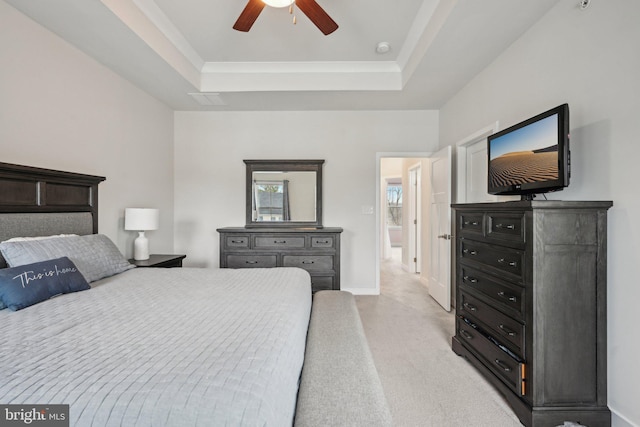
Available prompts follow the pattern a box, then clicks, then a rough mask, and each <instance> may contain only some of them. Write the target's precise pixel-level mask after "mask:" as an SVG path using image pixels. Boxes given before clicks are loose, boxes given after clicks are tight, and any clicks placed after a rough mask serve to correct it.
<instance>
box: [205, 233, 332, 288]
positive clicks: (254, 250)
mask: <svg viewBox="0 0 640 427" xmlns="http://www.w3.org/2000/svg"><path fill="white" fill-rule="evenodd" d="M218 233H220V267H221V268H272V267H300V268H303V269H305V270H307V271H308V272H309V274H310V275H311V286H312V290H313V292H316V291H320V290H330V289H340V234H341V233H342V228H338V227H325V228H284V227H283V228H262V227H261V228H245V227H225V228H219V229H218Z"/></svg>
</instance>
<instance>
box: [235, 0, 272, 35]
mask: <svg viewBox="0 0 640 427" xmlns="http://www.w3.org/2000/svg"><path fill="white" fill-rule="evenodd" d="M264 6H265V4H264V2H263V1H262V0H249V2H248V3H247V5H246V6H245V7H244V10H243V11H242V13H241V14H240V16H239V17H238V20H237V21H236V23H235V24H233V29H234V30H238V31H244V32H247V31H249V30H250V29H251V26H252V25H253V23H254V22H256V19H258V16H260V12H262V9H264Z"/></svg>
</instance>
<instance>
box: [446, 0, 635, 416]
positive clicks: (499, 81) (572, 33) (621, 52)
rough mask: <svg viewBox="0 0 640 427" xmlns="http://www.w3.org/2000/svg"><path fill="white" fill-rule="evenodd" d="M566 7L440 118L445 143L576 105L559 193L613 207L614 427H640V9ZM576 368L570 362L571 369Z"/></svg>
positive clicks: (618, 0) (605, 4)
mask: <svg viewBox="0 0 640 427" xmlns="http://www.w3.org/2000/svg"><path fill="white" fill-rule="evenodd" d="M591 3H592V4H591V6H590V7H589V9H587V10H586V11H580V10H579V9H578V8H577V4H578V2H577V1H574V0H563V1H560V2H559V3H558V5H557V6H556V7H554V8H553V9H552V10H551V11H550V12H549V13H548V14H547V15H546V16H545V17H543V19H542V20H541V21H540V22H538V23H537V24H536V25H534V26H533V27H532V28H531V29H530V30H529V31H528V32H527V33H526V34H525V35H523V36H522V37H521V38H520V39H519V40H518V41H517V42H516V43H514V44H513V45H512V46H511V47H510V48H509V49H508V50H507V51H506V52H504V54H503V55H501V56H500V57H499V58H498V59H497V60H496V61H494V62H493V63H492V64H491V65H490V66H489V67H488V68H487V69H485V70H484V71H483V72H482V73H480V74H479V75H478V76H477V77H476V78H475V79H474V80H473V81H472V82H471V83H470V84H468V85H467V87H465V88H464V89H463V90H462V91H461V92H460V93H458V94H457V95H456V96H455V97H453V98H452V99H451V100H450V101H449V102H448V103H447V104H446V105H445V106H444V108H443V109H442V110H441V116H440V132H441V133H440V134H441V143H442V145H447V144H454V143H456V142H457V141H459V140H461V139H463V138H464V137H465V136H466V135H471V134H473V133H474V132H476V131H477V130H479V129H482V128H483V127H485V126H486V125H487V124H490V123H493V122H495V121H496V120H499V121H500V125H501V128H504V127H507V126H509V125H511V124H514V123H516V122H518V121H520V120H523V119H525V118H527V117H529V116H532V115H534V114H536V113H539V112H542V111H544V110H546V109H548V108H551V107H554V106H556V105H558V104H561V103H563V102H568V103H569V106H570V109H571V148H572V161H573V165H572V170H573V175H572V181H571V185H570V187H569V188H568V189H566V190H564V191H562V192H560V193H556V194H553V195H550V196H549V197H550V198H554V199H564V200H613V202H614V206H613V208H612V209H611V210H610V211H609V240H608V243H609V251H608V260H609V261H608V262H609V264H608V266H609V271H608V340H609V341H608V372H609V377H608V378H609V386H608V392H609V407H610V409H611V410H612V411H614V426H626V425H640V406H639V405H638V402H639V401H640V392H639V391H638V384H640V369H638V367H637V361H638V360H639V359H640V333H639V332H638V330H637V328H636V326H635V325H636V323H637V321H638V318H637V317H638V316H637V312H638V309H637V301H640V284H639V283H638V280H637V268H638V267H637V265H638V260H640V246H638V244H637V242H638V241H640V225H639V224H640V222H639V221H638V219H639V218H640V197H639V195H638V190H637V186H638V183H637V181H638V179H637V178H638V159H640V144H639V143H638V140H639V138H640V120H639V119H638V115H639V114H640V78H639V76H640V53H639V52H640V50H639V49H640V25H638V22H639V21H638V20H639V18H640V2H638V1H637V0H608V1H593V2H591ZM567 363H571V362H570V361H567Z"/></svg>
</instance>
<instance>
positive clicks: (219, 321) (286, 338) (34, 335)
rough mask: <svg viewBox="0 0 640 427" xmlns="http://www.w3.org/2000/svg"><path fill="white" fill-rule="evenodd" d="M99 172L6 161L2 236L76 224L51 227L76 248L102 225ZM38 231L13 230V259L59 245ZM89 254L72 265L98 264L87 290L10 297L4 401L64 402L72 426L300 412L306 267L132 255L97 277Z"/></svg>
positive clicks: (242, 421)
mask: <svg viewBox="0 0 640 427" xmlns="http://www.w3.org/2000/svg"><path fill="white" fill-rule="evenodd" d="M102 180H104V178H102V177H96V176H90V175H81V174H74V173H67V172H59V171H52V170H45V169H39V168H31V167H25V166H17V165H10V164H0V241H5V240H7V239H9V238H13V237H30V236H49V235H58V234H76V235H77V236H60V237H56V238H54V239H51V240H50V242H51V241H56V242H59V241H64V242H67V243H65V244H64V245H63V246H65V245H66V246H65V248H66V247H67V246H68V247H71V249H70V250H71V252H72V255H71V256H68V259H69V260H71V261H73V260H74V259H76V258H75V256H76V255H78V254H77V253H73V251H74V248H76V246H74V245H75V243H69V241H73V242H75V241H76V240H78V241H79V242H85V243H82V244H86V241H87V239H88V238H91V236H101V235H100V234H99V233H98V229H97V224H98V221H97V212H98V184H99V183H100V182H101V181H102ZM103 237H104V236H102V237H100V239H103ZM65 239H66V240H65ZM94 240H95V239H94ZM94 240H92V243H91V244H92V245H93V244H94ZM40 242H41V241H35V242H34V241H30V240H27V241H18V242H15V245H13V246H8V247H10V248H15V247H18V248H19V249H20V250H22V251H23V252H21V253H19V254H18V256H17V258H15V253H10V258H11V257H13V258H11V259H12V260H14V261H15V260H16V259H17V260H20V259H21V258H20V254H22V255H24V250H25V249H24V248H25V247H26V248H33V247H34V246H33V245H35V246H37V245H49V246H47V248H50V247H51V245H52V243H46V244H45V243H40ZM102 243H103V244H104V245H106V246H109V242H104V240H103V241H102ZM111 244H112V243H111ZM20 245H22V246H20ZM30 245H31V246H30ZM113 247H115V245H114V246H113ZM90 248H92V249H89V250H87V249H86V248H85V249H81V250H80V251H82V250H84V252H91V253H93V252H95V251H94V250H93V246H90ZM5 249H6V248H5ZM58 249H59V248H58ZM58 249H56V250H58ZM36 252H37V251H36ZM98 252H100V251H98ZM107 252H108V251H107ZM28 255H29V256H27V257H26V258H25V259H30V258H29V257H30V256H31V255H33V254H31V253H30V254H28ZM58 255H60V253H58V252H56V257H57V256H58ZM62 255H63V257H64V256H67V255H66V254H62ZM120 256H121V255H120ZM116 257H117V256H116ZM102 258H104V257H102ZM8 259H9V258H8ZM60 259H64V258H60ZM32 261H34V262H50V261H39V260H32ZM122 261H124V262H126V260H124V258H122V259H121V260H117V259H116V260H115V261H114V263H115V264H118V265H120V267H122V266H123V265H124V264H119V263H120V262H122ZM65 262H66V261H65ZM92 262H94V260H88V261H87V260H82V262H81V261H80V260H79V259H76V263H77V264H78V265H77V266H76V264H75V263H74V264H73V265H74V266H76V267H77V269H78V270H80V272H81V273H83V276H89V275H91V277H92V279H93V280H90V283H89V286H90V289H85V290H81V291H69V292H68V293H66V294H64V295H60V296H54V297H53V298H50V299H45V300H44V301H41V302H37V303H34V304H32V305H29V306H27V307H25V308H21V309H19V310H18V311H12V310H10V309H7V308H5V309H2V310H0V336H2V337H3V343H2V349H1V351H0V366H2V369H1V370H0V403H1V404H68V405H70V414H69V417H70V425H72V426H73V425H77V426H90V425H96V426H110V425H118V426H120V425H122V426H146V425H157V426H165V425H175V426H198V425H202V426H211V425H230V426H231V425H234V426H235V425H243V426H285V425H292V423H293V420H294V416H295V410H296V399H297V394H298V384H299V380H300V373H301V370H302V366H303V361H304V353H305V340H306V337H307V327H308V324H309V316H310V311H311V301H312V297H311V285H310V277H309V274H308V273H306V272H305V271H304V270H301V269H297V268H277V269H247V270H231V269H195V268H192V269H190V268H181V269H153V268H145V269H142V268H129V267H126V268H124V267H122V268H120V270H122V271H118V272H117V273H114V274H110V273H113V270H109V268H107V269H106V270H105V271H106V276H105V277H99V276H100V274H93V271H92V272H91V273H87V269H91V268H93V264H92ZM95 262H97V263H98V264H100V263H101V262H102V261H101V260H97V261H95ZM3 264H4V261H3V260H0V268H3V267H4V271H11V270H9V269H8V267H7V265H3ZM9 264H10V265H11V267H14V265H15V263H12V262H10V263H9ZM29 265H40V264H29ZM127 265H128V264H127ZM52 268H53V267H52ZM56 268H58V267H56ZM98 270H99V268H98ZM43 271H44V270H43ZM47 271H48V270H47ZM102 273H103V274H105V272H102ZM96 277H99V278H97V279H96ZM87 281H89V280H87Z"/></svg>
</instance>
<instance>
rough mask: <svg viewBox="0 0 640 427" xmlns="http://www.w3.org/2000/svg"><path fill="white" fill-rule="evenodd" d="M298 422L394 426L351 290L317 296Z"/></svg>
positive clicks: (307, 424)
mask: <svg viewBox="0 0 640 427" xmlns="http://www.w3.org/2000/svg"><path fill="white" fill-rule="evenodd" d="M294 425H295V426H299V427H314V426H391V425H392V421H391V413H390V411H389V407H388V405H387V401H386V398H385V396H384V393H383V390H382V384H381V383H380V378H379V377H378V372H377V370H376V367H375V365H374V363H373V358H372V356H371V352H370V350H369V345H368V344H367V339H366V337H365V335H364V330H363V328H362V323H361V321H360V315H359V314H358V309H357V307H356V304H355V299H354V298H353V295H352V294H350V293H348V292H344V291H320V292H316V293H315V295H314V297H313V306H312V309H311V320H310V322H309V333H308V336H307V348H306V351H305V361H304V366H303V368H302V376H301V380H300V389H299V392H298V404H297V408H296V417H295V423H294Z"/></svg>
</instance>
